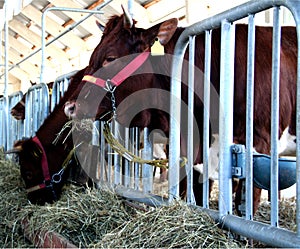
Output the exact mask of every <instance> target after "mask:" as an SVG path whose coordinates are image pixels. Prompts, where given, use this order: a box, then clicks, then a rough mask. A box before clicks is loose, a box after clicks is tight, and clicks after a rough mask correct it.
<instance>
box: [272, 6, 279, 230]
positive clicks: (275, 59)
mask: <svg viewBox="0 0 300 249" xmlns="http://www.w3.org/2000/svg"><path fill="white" fill-rule="evenodd" d="M279 11H280V9H279V7H276V8H274V17H273V46H272V98H271V99H272V100H271V123H272V126H271V225H272V226H278V145H277V141H278V129H279V128H278V126H279V78H280V71H279V70H280V38H281V35H280V34H281V30H280V29H281V27H280V22H279Z"/></svg>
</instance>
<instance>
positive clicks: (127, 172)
mask: <svg viewBox="0 0 300 249" xmlns="http://www.w3.org/2000/svg"><path fill="white" fill-rule="evenodd" d="M129 140H130V139H129V128H127V127H126V128H125V148H126V149H127V150H129V144H130V141H129ZM123 159H124V160H125V162H124V166H125V171H124V184H123V185H124V186H125V187H127V188H129V187H130V168H129V167H130V165H129V164H130V162H129V161H128V160H127V159H125V158H123Z"/></svg>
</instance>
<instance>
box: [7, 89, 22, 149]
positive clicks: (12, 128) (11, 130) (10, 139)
mask: <svg viewBox="0 0 300 249" xmlns="http://www.w3.org/2000/svg"><path fill="white" fill-rule="evenodd" d="M22 97H23V93H22V92H21V91H17V92H14V93H12V94H11V95H9V96H8V113H7V117H6V118H7V122H8V127H7V131H6V136H7V145H6V148H7V150H10V149H12V148H13V145H14V142H15V141H16V140H20V139H22V137H23V136H24V121H23V120H16V119H15V118H14V117H12V115H10V110H11V109H12V108H13V107H14V106H15V105H16V104H17V103H18V102H19V101H20V100H21V99H22Z"/></svg>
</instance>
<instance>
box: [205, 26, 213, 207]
mask: <svg viewBox="0 0 300 249" xmlns="http://www.w3.org/2000/svg"><path fill="white" fill-rule="evenodd" d="M210 72H211V30H208V31H205V59H204V100H203V101H204V109H203V112H204V113H203V120H204V121H203V207H204V208H208V207H209V180H208V162H209V136H210V135H209V134H210V131H209V120H210Z"/></svg>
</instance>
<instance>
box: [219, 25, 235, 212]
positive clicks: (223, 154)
mask: <svg viewBox="0 0 300 249" xmlns="http://www.w3.org/2000/svg"><path fill="white" fill-rule="evenodd" d="M234 34H235V26H234V25H232V24H231V23H229V22H228V21H222V28H221V39H222V41H221V61H220V110H219V120H220V127H219V135H220V140H219V141H220V143H219V212H220V213H219V214H220V217H222V216H224V215H226V214H231V213H232V181H231V167H232V162H231V160H232V158H231V150H230V146H231V144H232V139H233V129H232V127H233V92H234V91H233V86H234V70H233V68H234V43H235V40H234Z"/></svg>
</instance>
